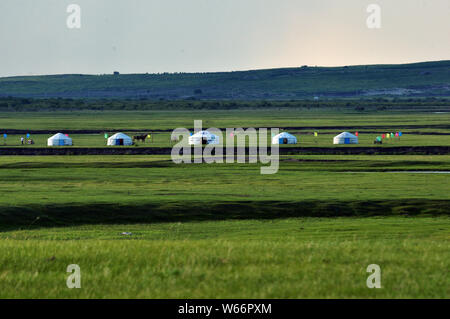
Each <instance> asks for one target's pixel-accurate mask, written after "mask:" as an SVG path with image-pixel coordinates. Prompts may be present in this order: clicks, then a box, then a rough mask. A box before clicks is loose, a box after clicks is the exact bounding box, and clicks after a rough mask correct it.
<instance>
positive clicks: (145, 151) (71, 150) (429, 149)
mask: <svg viewBox="0 0 450 319" xmlns="http://www.w3.org/2000/svg"><path fill="white" fill-rule="evenodd" d="M279 150H280V154H281V155H308V154H317V155H321V154H323V155H448V154H450V146H399V147H286V148H284V147H281V148H280V149H279ZM171 151H172V149H171V148H167V147H166V148H159V147H136V148H133V147H123V148H119V147H110V148H107V147H103V148H80V147H67V148H50V147H48V148H35V147H33V148H31V147H30V148H27V147H17V148H13V147H5V148H4V147H0V156H1V155H170V154H171ZM269 152H270V149H269ZM191 153H192V154H194V152H193V150H192V152H191ZM224 153H225V151H224ZM235 154H236V149H235ZM245 154H249V149H248V148H246V149H245Z"/></svg>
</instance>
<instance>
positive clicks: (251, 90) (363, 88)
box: [0, 60, 450, 100]
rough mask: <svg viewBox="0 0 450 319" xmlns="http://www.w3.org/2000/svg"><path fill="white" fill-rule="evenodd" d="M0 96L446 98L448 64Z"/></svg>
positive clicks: (45, 89)
mask: <svg viewBox="0 0 450 319" xmlns="http://www.w3.org/2000/svg"><path fill="white" fill-rule="evenodd" d="M1 96H3V97H5V96H14V97H33V98H55V97H61V98H132V99H135V98H138V99H139V98H140V99H168V100H178V99H200V100H201V99H238V100H261V99H268V100H270V99H294V100H295V99H305V98H306V99H308V98H313V97H315V96H317V97H319V98H320V97H338V98H346V97H349V98H351V97H371V96H400V97H401V96H403V97H404V96H414V97H428V96H450V60H446V61H437V62H423V63H413V64H400V65H362V66H344V67H309V66H303V67H298V68H283V69H267V70H254V71H236V72H217V73H175V74H169V73H164V74H124V75H122V74H115V75H114V74H111V75H82V74H67V75H47V76H18V77H5V78H0V97H1Z"/></svg>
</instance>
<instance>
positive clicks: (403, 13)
mask: <svg viewBox="0 0 450 319" xmlns="http://www.w3.org/2000/svg"><path fill="white" fill-rule="evenodd" d="M372 3H376V4H378V5H379V6H380V7H381V28H380V29H369V28H368V27H367V24H366V20H367V18H368V16H369V15H370V14H369V13H367V12H366V9H367V6H368V5H369V4H372ZM69 4H78V5H79V6H80V7H81V28H80V29H69V28H68V27H67V24H66V20H67V18H68V16H69V13H67V12H66V9H67V6H68V5H69ZM449 40H450V0H395V1H393V0H368V1H366V0H69V1H67V0H1V1H0V41H1V44H2V45H1V50H0V76H13V75H34V74H61V73H87V74H102V73H111V72H112V71H114V70H117V71H120V72H121V73H146V72H148V73H157V72H208V71H232V70H247V69H261V68H276V67H291V66H301V65H305V64H306V65H321V66H335V65H355V64H377V63H407V62H417V61H431V60H447V59H450V41H449Z"/></svg>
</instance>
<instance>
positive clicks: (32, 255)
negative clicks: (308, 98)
mask: <svg viewBox="0 0 450 319" xmlns="http://www.w3.org/2000/svg"><path fill="white" fill-rule="evenodd" d="M169 115H171V117H169ZM194 119H204V127H205V128H206V127H209V126H216V127H238V126H243V127H251V126H254V127H257V128H258V127H277V126H279V127H294V128H295V129H292V130H289V131H291V132H293V133H296V132H297V133H296V134H299V136H300V143H301V144H300V146H302V145H305V146H314V145H317V146H331V140H332V137H333V136H334V135H335V134H337V133H338V132H340V131H341V129H342V130H344V129H343V128H342V126H346V127H351V128H352V129H351V130H350V129H349V131H351V132H354V131H355V130H358V131H360V132H361V135H360V141H361V144H360V145H362V146H368V145H372V144H371V142H372V140H373V138H374V137H375V136H376V135H377V134H376V132H378V130H379V132H380V133H383V132H389V131H398V130H402V131H403V132H405V135H404V137H402V139H401V141H392V142H391V143H392V145H395V146H397V145H399V146H407V145H412V146H414V145H444V146H445V145H449V139H450V138H449V137H448V135H437V134H435V135H423V134H421V133H424V132H427V133H448V132H449V130H450V127H449V125H448V123H449V119H450V117H449V114H446V113H444V114H433V113H429V114H428V113H427V114H424V113H411V114H407V116H405V114H401V113H395V112H389V113H387V114H379V113H369V114H359V113H352V112H350V113H348V114H347V113H346V114H339V113H338V112H336V111H330V112H325V111H320V112H319V111H314V112H313V111H311V112H309V111H299V110H297V111H295V110H291V111H289V112H288V113H280V114H278V113H276V112H275V113H274V111H273V110H272V111H258V113H255V112H250V111H241V112H238V111H231V112H223V111H205V112H203V111H202V112H197V113H189V112H183V111H178V112H156V111H155V112H131V113H125V112H78V113H68V112H66V113H55V114H51V113H35V114H32V113H1V114H0V133H1V130H4V129H16V130H24V131H26V130H60V129H61V130H62V131H64V129H66V130H98V131H99V132H98V133H95V134H80V133H73V134H72V133H71V136H72V137H73V138H74V140H75V143H76V146H86V147H94V146H102V145H104V138H103V134H101V133H100V132H103V131H108V130H111V129H118V128H120V129H121V128H123V129H124V130H123V131H124V132H127V129H128V130H140V129H144V128H152V129H155V130H169V129H173V128H175V127H187V128H191V127H192V126H193V120H194ZM205 123H206V124H205ZM314 130H317V131H319V138H318V141H317V144H316V142H315V141H314V137H313V136H312V135H311V134H310V133H311V132H313V131H314ZM144 132H145V131H144ZM306 133H308V134H306ZM168 134H169V133H168V132H158V133H157V134H155V135H154V138H155V140H154V144H153V145H151V146H158V147H164V146H169V142H168ZM48 136H49V135H47V134H40V135H39V134H33V136H32V137H33V138H35V140H36V142H37V144H36V145H35V146H43V145H40V144H41V143H42V144H44V143H45V140H46V138H47V137H48ZM17 137H18V135H14V134H10V135H9V137H8V140H7V141H8V142H7V146H11V145H10V144H9V143H10V142H9V141H13V140H14V139H17ZM390 145H391V144H387V145H383V146H382V147H385V146H388V147H389V146H390ZM149 146H150V145H149ZM2 147H3V146H1V145H0V155H1V149H2ZM26 147H28V146H26ZM260 167H261V164H237V163H235V164H181V165H176V164H174V163H173V162H172V161H171V159H170V157H169V156H156V155H152V156H129V155H123V156H118V155H109V156H97V155H92V156H5V155H3V156H0V194H1V196H0V287H1V289H0V298H108V297H111V298H448V297H449V296H450V291H449V287H450V285H449V283H450V277H449V276H448V272H447V271H446V270H447V269H448V268H449V264H450V254H448V251H449V248H450V217H449V213H450V192H449V189H450V175H449V174H448V172H449V171H450V155H433V156H431V155H389V156H387V155H289V156H288V155H285V156H281V157H280V168H279V171H278V173H277V174H274V175H261V174H260ZM122 232H131V233H132V235H122ZM74 263H75V264H79V265H80V267H81V271H82V289H68V288H67V287H66V278H67V276H68V273H67V272H66V267H67V265H69V264H74ZM369 264H378V265H380V267H381V269H382V287H383V288H382V289H368V288H367V287H366V279H367V276H368V275H369V274H368V273H367V272H366V268H367V266H368V265H369Z"/></svg>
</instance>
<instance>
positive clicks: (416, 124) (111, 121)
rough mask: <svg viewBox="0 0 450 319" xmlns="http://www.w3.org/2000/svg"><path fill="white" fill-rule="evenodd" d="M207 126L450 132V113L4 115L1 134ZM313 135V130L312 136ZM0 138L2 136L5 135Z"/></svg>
mask: <svg viewBox="0 0 450 319" xmlns="http://www.w3.org/2000/svg"><path fill="white" fill-rule="evenodd" d="M194 120H202V121H203V128H204V129H206V128H209V127H217V128H227V127H230V128H238V127H244V128H246V127H254V128H260V127H268V128H271V127H279V128H285V127H308V128H312V129H321V128H327V129H329V128H330V127H331V128H333V127H339V128H347V127H352V128H360V129H365V128H366V129H367V128H370V129H371V130H374V129H379V130H380V132H384V131H386V130H390V131H398V130H400V129H402V130H404V131H407V130H421V131H422V130H425V131H427V130H428V131H435V132H450V127H449V123H450V113H449V112H447V113H433V112H407V113H405V112H401V111H386V112H367V113H360V112H355V111H345V110H342V111H339V110H332V109H331V110H330V109H324V110H303V109H268V110H221V111H211V110H210V111H195V112H192V111H146V112H139V111H136V112H120V111H117V112H113V111H103V112H95V111H92V112H88V111H84V112H17V113H16V112H1V113H0V130H1V131H5V130H7V129H18V130H47V131H48V130H52V131H54V130H61V131H64V130H100V131H109V130H123V131H126V130H127V129H129V130H131V129H133V130H142V131H143V132H146V131H152V130H170V131H172V130H173V129H175V128H178V127H180V128H181V127H184V128H193V127H194ZM310 131H311V130H310ZM0 133H1V132H0Z"/></svg>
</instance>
